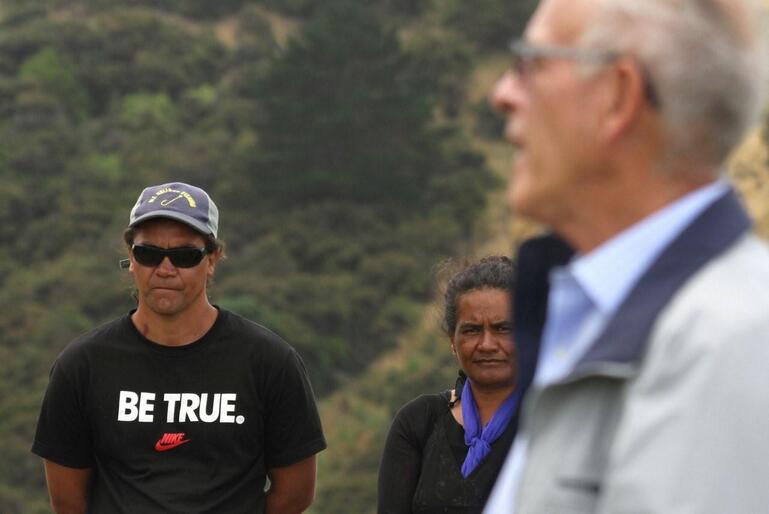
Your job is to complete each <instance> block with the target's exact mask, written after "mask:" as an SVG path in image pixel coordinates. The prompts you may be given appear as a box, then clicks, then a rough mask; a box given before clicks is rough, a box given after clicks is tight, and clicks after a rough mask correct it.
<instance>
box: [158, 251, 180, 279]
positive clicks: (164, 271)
mask: <svg viewBox="0 0 769 514" xmlns="http://www.w3.org/2000/svg"><path fill="white" fill-rule="evenodd" d="M156 271H157V273H159V274H161V275H164V276H167V275H173V274H174V273H176V266H174V265H173V264H172V263H171V258H170V257H168V256H167V255H166V256H165V257H163V260H162V261H160V264H158V267H157V270H156Z"/></svg>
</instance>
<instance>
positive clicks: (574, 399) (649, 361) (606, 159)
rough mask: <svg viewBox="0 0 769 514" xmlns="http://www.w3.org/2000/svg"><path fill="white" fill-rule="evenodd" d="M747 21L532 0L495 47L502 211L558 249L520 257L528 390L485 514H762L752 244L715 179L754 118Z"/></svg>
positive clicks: (757, 257)
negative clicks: (503, 150)
mask: <svg viewBox="0 0 769 514" xmlns="http://www.w3.org/2000/svg"><path fill="white" fill-rule="evenodd" d="M762 23H763V13H762V12H760V11H759V6H758V4H755V5H754V3H753V2H750V1H748V0H543V1H542V2H541V3H540V5H539V8H538V9H537V11H536V13H535V14H534V16H533V18H532V19H531V21H530V23H529V25H528V27H527V30H526V32H525V37H524V39H523V40H521V41H517V42H515V43H513V44H512V46H511V49H512V51H513V66H512V69H511V71H510V72H508V73H506V74H505V75H504V76H503V77H502V78H501V79H500V80H499V82H498V83H497V84H496V86H495V88H494V90H493V92H492V102H493V104H494V106H495V107H496V108H497V109H499V110H500V111H502V112H503V113H505V115H506V117H507V126H506V132H505V133H506V136H507V138H508V139H509V140H510V142H511V143H512V144H513V145H514V146H515V147H516V150H517V151H516V156H515V161H514V164H513V181H512V187H511V192H510V197H511V202H512V204H513V207H514V209H515V210H516V211H517V212H519V213H522V214H525V215H528V216H530V217H531V218H534V219H536V220H538V221H540V222H543V223H544V224H546V225H548V226H549V227H550V228H552V230H553V232H554V235H551V236H544V237H540V238H538V239H536V240H532V241H529V242H527V243H525V244H524V245H523V246H522V247H521V249H520V251H519V275H520V276H519V278H518V282H517V283H518V289H517V292H516V294H517V295H518V298H519V300H517V301H515V302H514V304H515V305H516V308H517V309H519V311H518V312H516V317H515V320H516V324H517V326H516V340H517V341H518V344H519V346H520V348H519V355H520V362H521V368H522V373H524V374H523V376H522V377H521V380H522V381H524V382H526V381H529V380H531V381H532V387H531V388H530V390H529V391H530V392H529V394H528V395H527V398H526V404H525V406H524V411H523V426H522V431H521V433H520V435H519V437H518V439H516V442H515V445H514V447H513V448H512V450H511V452H510V454H509V455H508V457H507V460H506V463H505V465H504V467H503V469H502V472H501V474H500V476H499V478H498V480H497V482H496V485H495V488H494V491H493V493H492V497H491V499H490V500H489V503H488V504H487V505H486V509H485V512H486V513H487V514H488V513H493V514H496V513H503V512H504V513H508V512H511V511H514V512H517V513H543V514H557V513H560V512H570V513H573V512H581V513H592V512H598V513H629V512H634V513H636V512H643V513H665V514H670V513H676V514H679V513H697V514H703V513H705V514H707V513H713V514H723V513H727V512H728V513H757V512H767V511H768V509H769V487H767V484H766V480H767V477H769V437H767V434H769V408H767V407H768V406H769V372H768V371H767V370H769V250H767V247H766V245H765V244H764V243H762V242H761V241H759V239H758V238H757V237H756V236H754V235H753V234H752V233H751V231H750V222H749V219H748V217H747V215H746V214H745V211H744V209H743V208H742V206H741V205H740V202H739V200H738V199H737V196H736V195H735V192H734V191H733V190H732V188H731V186H730V185H729V183H728V182H727V181H726V180H725V179H724V178H722V175H723V166H724V161H725V160H726V158H727V156H728V154H729V152H730V151H731V150H732V149H733V148H734V146H735V145H736V144H737V143H738V142H739V141H740V139H741V138H742V137H743V135H744V133H745V132H746V130H747V129H748V128H749V127H750V126H751V124H752V123H753V122H754V121H755V120H756V118H757V114H759V112H760V110H761V107H762V105H763V94H762V93H763V89H764V86H765V85H766V78H767V73H766V64H767V61H768V60H769V57H768V56H767V51H766V42H765V40H764V38H765V35H766V34H767V31H766V30H765V29H764V28H763V26H762ZM540 342H541V344H540ZM534 361H536V371H535V372H534V373H533V376H532V374H531V373H529V376H526V375H525V370H526V369H528V368H529V363H532V364H533V362H534ZM532 367H533V366H532ZM524 385H525V384H524Z"/></svg>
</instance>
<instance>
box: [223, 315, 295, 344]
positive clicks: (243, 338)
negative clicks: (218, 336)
mask: <svg viewBox="0 0 769 514" xmlns="http://www.w3.org/2000/svg"><path fill="white" fill-rule="evenodd" d="M222 313H223V314H224V315H225V316H226V322H225V323H226V326H225V330H224V335H225V337H228V338H229V339H231V340H232V341H233V342H235V343H236V344H239V345H243V346H246V347H249V348H252V349H258V350H266V351H272V352H278V353H291V352H293V351H294V348H293V346H291V345H290V344H289V343H288V342H287V341H286V340H285V339H283V337H281V336H280V335H278V334H277V333H276V332H274V331H273V330H271V329H269V328H267V327H265V326H264V325H262V324H260V323H257V322H256V321H253V320H250V319H248V318H246V317H244V316H241V315H240V314H237V313H235V312H232V311H227V310H224V309H222Z"/></svg>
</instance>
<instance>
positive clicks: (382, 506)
mask: <svg viewBox="0 0 769 514" xmlns="http://www.w3.org/2000/svg"><path fill="white" fill-rule="evenodd" d="M516 428H517V417H513V419H511V420H510V423H509V424H508V426H507V428H506V429H505V431H504V432H503V433H502V435H500V436H499V438H498V439H497V440H496V441H494V442H493V443H492V444H491V453H490V454H489V455H487V456H486V458H485V459H484V460H483V461H482V462H481V463H480V464H479V465H478V467H477V468H475V470H473V472H472V473H471V474H470V475H469V476H468V477H467V478H464V477H463V476H462V472H461V469H462V463H463V462H464V461H465V457H467V445H465V431H464V428H463V427H462V425H460V424H459V423H457V421H456V420H455V419H454V416H453V415H452V414H451V410H450V406H449V391H444V392H443V393H440V394H431V395H422V396H420V397H419V398H417V399H415V400H412V401H411V402H409V403H407V404H406V405H405V406H403V408H401V410H400V411H398V414H397V415H396V416H395V419H394V420H393V423H392V426H391V427H390V431H389V433H388V434H387V441H386V443H385V448H384V453H383V454H382V461H381V463H380V466H379V490H378V495H377V496H378V502H377V511H378V512H379V514H437V513H451V514H471V513H480V512H481V511H482V510H483V505H484V503H485V502H486V500H487V499H488V497H489V494H490V493H491V488H492V487H493V485H494V481H495V480H496V478H497V475H498V474H499V470H500V469H501V467H502V464H503V463H504V460H505V457H506V456H507V452H508V450H509V449H510V446H511V445H512V442H513V438H514V437H515V432H516Z"/></svg>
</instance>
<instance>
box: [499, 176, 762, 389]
mask: <svg viewBox="0 0 769 514" xmlns="http://www.w3.org/2000/svg"><path fill="white" fill-rule="evenodd" d="M749 228H750V220H749V219H748V217H747V215H746V213H745V211H744V209H743V208H742V206H741V204H740V202H739V200H738V199H737V195H736V194H735V193H734V191H733V190H730V191H729V192H728V193H726V194H725V195H723V196H722V197H720V198H719V199H718V200H716V201H715V202H714V203H713V204H711V205H710V206H709V207H708V208H707V209H705V211H703V213H702V214H700V215H699V216H698V217H697V218H696V219H695V220H694V221H693V222H692V223H691V224H690V225H689V226H688V227H687V228H686V229H684V231H683V232H682V233H681V234H680V235H679V236H678V237H677V238H676V239H675V240H674V241H673V242H672V243H671V244H670V245H669V246H668V247H667V248H666V249H665V250H664V251H663V252H662V254H661V255H660V256H659V257H658V258H657V259H656V261H655V262H654V263H653V264H652V265H651V267H650V268H649V269H648V270H647V271H646V272H645V273H644V274H643V275H642V276H641V278H640V280H639V281H638V283H637V284H636V285H635V287H634V288H633V289H632V290H631V292H630V294H629V295H628V297H627V298H626V299H625V300H624V302H623V303H622V304H621V305H620V308H619V310H618V311H617V313H616V314H615V315H614V316H613V317H612V319H611V320H610V321H609V323H608V324H607V326H606V328H605V329H604V331H603V333H602V334H601V335H599V336H598V338H597V339H596V341H595V342H594V343H593V345H592V346H591V347H590V349H589V350H588V351H587V353H586V354H585V355H584V356H583V357H582V359H580V361H579V362H578V363H577V365H576V366H575V369H574V371H573V374H580V373H581V372H586V371H588V370H589V369H590V368H592V367H593V366H594V365H596V364H598V363H616V364H633V363H636V362H638V361H639V360H640V359H641V356H642V355H643V352H644V350H645V347H646V342H647V340H648V338H649V334H650V332H651V330H652V328H653V326H654V322H655V320H656V318H657V316H658V315H659V313H660V311H661V310H662V309H663V308H664V307H665V306H666V305H667V304H668V302H669V301H670V299H671V298H672V297H673V295H674V294H675V293H676V291H678V289H679V288H680V287H681V286H682V285H683V284H684V283H685V282H686V281H687V280H688V279H689V278H690V277H691V276H692V275H693V274H694V273H696V272H697V270H699V269H700V268H701V267H702V266H703V265H704V264H705V263H707V262H708V261H710V260H711V259H712V258H714V257H715V256H717V255H718V254H720V253H721V252H722V251H724V250H725V249H726V248H728V247H729V246H730V245H731V244H732V243H734V242H735V241H736V240H737V238H739V237H740V236H741V235H742V234H744V233H745V232H746V231H747V230H748V229H749ZM572 255H573V250H572V249H570V248H569V247H568V245H566V244H565V243H564V242H563V241H562V240H560V239H558V238H557V237H556V236H554V235H548V236H543V237H539V238H536V239H533V240H529V241H527V242H526V243H524V244H523V245H522V246H521V248H520V250H519V253H518V280H517V284H516V286H517V287H516V293H515V300H516V301H515V302H514V305H515V307H514V308H515V317H514V320H515V322H516V338H517V340H518V343H519V344H518V346H519V348H518V353H519V366H520V371H519V374H520V380H521V381H522V382H521V383H522V384H523V386H524V387H526V386H528V384H529V383H530V381H531V379H532V378H533V376H534V371H535V369H536V361H537V357H538V355H539V343H540V339H541V336H542V329H543V327H544V323H545V316H546V312H547V295H548V292H549V285H548V275H549V272H550V270H551V269H552V268H554V267H556V266H561V265H564V264H566V263H567V262H568V260H569V259H570V258H571V256H572ZM529 302H531V303H529Z"/></svg>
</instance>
